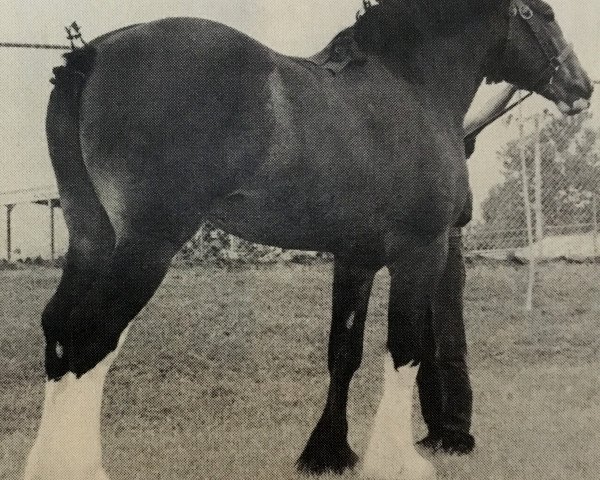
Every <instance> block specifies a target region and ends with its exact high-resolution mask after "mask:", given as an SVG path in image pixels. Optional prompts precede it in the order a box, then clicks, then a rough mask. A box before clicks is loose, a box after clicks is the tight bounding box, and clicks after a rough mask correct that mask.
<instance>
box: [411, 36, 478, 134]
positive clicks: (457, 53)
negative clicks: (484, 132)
mask: <svg viewBox="0 0 600 480" xmlns="http://www.w3.org/2000/svg"><path fill="white" fill-rule="evenodd" d="M488 32H489V30H487V32H486V30H485V28H480V29H473V30H470V31H469V32H468V33H464V34H462V35H457V36H454V37H450V38H436V39H430V40H428V41H426V42H424V43H423V44H422V45H421V46H419V47H417V49H416V50H415V51H414V52H413V55H411V58H410V60H409V64H408V67H409V70H410V71H413V72H416V75H418V80H417V82H418V83H419V84H420V85H421V86H422V87H423V89H422V96H423V97H425V98H424V100H425V101H427V102H429V103H430V104H431V106H432V108H433V109H434V110H437V111H439V112H440V114H444V115H450V116H451V117H452V118H451V119H450V118H449V119H447V120H450V121H454V122H456V124H457V125H461V126H462V123H463V120H464V117H465V115H466V113H467V110H468V109H469V106H470V105H471V102H472V101H473V98H474V96H475V93H476V92H477V89H478V87H479V85H480V84H481V81H482V80H483V73H482V72H483V69H482V65H483V63H484V62H485V60H486V55H487V52H488V49H489V48H488V45H489V43H490V39H486V37H485V36H486V33H487V35H489V33H488Z"/></svg>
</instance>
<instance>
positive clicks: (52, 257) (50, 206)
mask: <svg viewBox="0 0 600 480" xmlns="http://www.w3.org/2000/svg"><path fill="white" fill-rule="evenodd" d="M48 210H49V213H50V260H51V261H52V262H54V260H55V259H56V254H55V248H54V246H55V241H54V203H53V200H52V199H51V198H49V199H48Z"/></svg>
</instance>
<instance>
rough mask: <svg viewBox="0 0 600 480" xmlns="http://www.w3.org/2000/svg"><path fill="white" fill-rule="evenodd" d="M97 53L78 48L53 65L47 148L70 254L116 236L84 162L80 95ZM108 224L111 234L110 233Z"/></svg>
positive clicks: (47, 121) (104, 246)
mask: <svg viewBox="0 0 600 480" xmlns="http://www.w3.org/2000/svg"><path fill="white" fill-rule="evenodd" d="M95 56H96V49H95V48H94V47H93V46H86V47H84V48H80V49H76V50H73V51H72V52H69V53H67V54H66V55H65V59H66V62H65V65H63V66H60V67H55V68H54V69H53V72H54V78H53V79H52V80H51V82H52V83H53V84H54V88H53V90H52V93H51V94H50V101H49V103H48V110H47V114H46V136H47V139H48V150H49V153H50V159H51V161H52V167H53V168H54V173H55V175H56V181H57V184H58V191H59V194H60V201H61V206H62V210H63V214H64V217H65V221H66V224H67V228H68V230H69V252H70V254H72V253H76V252H72V251H73V250H75V251H78V250H79V253H83V254H84V255H85V252H81V248H84V249H85V248H87V247H85V246H86V245H91V244H95V245H98V241H99V240H101V242H102V243H103V245H102V248H103V249H105V248H107V247H109V248H110V245H107V244H106V241H107V240H108V241H109V242H113V241H114V235H113V234H112V227H111V226H110V222H109V221H108V217H107V215H106V212H105V210H104V208H103V207H102V205H101V203H100V201H99V200H98V197H97V195H96V192H95V190H94V187H93V185H92V181H91V179H90V176H89V173H88V171H87V168H86V166H85V162H84V155H83V152H82V146H81V142H80V131H79V126H80V108H81V96H82V93H83V91H84V88H85V85H86V81H87V79H88V77H89V76H90V75H91V73H92V70H93V67H94V59H95ZM107 229H108V230H109V231H110V232H111V235H107V234H106V231H107ZM107 236H108V237H111V238H110V239H108V238H107ZM99 237H101V238H99ZM78 246H80V247H81V248H78Z"/></svg>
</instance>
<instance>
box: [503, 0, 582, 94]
mask: <svg viewBox="0 0 600 480" xmlns="http://www.w3.org/2000/svg"><path fill="white" fill-rule="evenodd" d="M511 8H512V9H514V12H513V15H515V16H517V15H518V16H519V17H520V18H521V19H522V20H523V21H524V22H525V24H526V25H528V27H529V29H530V30H531V32H532V33H533V36H534V38H535V39H536V41H537V43H538V45H539V46H540V49H541V50H542V52H543V53H544V55H545V57H546V60H547V61H548V65H547V66H546V67H545V68H544V69H543V70H542V71H541V72H540V73H539V74H538V75H537V77H536V78H535V80H534V81H533V82H532V86H531V87H530V88H531V89H536V88H541V89H542V90H544V89H546V88H548V87H549V86H550V85H551V84H552V82H553V80H554V72H556V71H557V70H558V69H559V68H560V66H561V65H562V64H563V63H564V62H565V61H566V60H567V59H568V58H569V57H570V56H571V55H572V54H573V47H572V45H566V46H565V47H564V48H562V50H561V49H560V48H559V47H558V46H557V45H556V42H554V39H553V38H552V35H551V33H550V32H549V31H548V28H547V27H546V25H545V24H544V23H543V22H539V21H536V20H535V19H534V12H533V10H532V9H531V7H529V6H528V5H527V4H525V3H524V2H523V0H513V2H512V6H511ZM508 42H510V37H509V38H508ZM546 77H548V79H547V80H546ZM544 82H545V83H544Z"/></svg>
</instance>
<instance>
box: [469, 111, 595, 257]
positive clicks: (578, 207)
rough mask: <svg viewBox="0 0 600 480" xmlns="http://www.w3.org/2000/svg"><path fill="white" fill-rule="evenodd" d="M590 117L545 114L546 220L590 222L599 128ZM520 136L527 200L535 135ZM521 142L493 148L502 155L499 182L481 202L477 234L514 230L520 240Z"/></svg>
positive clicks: (542, 131) (542, 132) (522, 218)
mask: <svg viewBox="0 0 600 480" xmlns="http://www.w3.org/2000/svg"><path fill="white" fill-rule="evenodd" d="M590 120H591V114H590V113H587V112H586V113H582V114H580V115H577V116H574V117H563V116H560V117H556V116H552V115H546V116H545V118H544V121H543V124H542V126H541V128H540V154H541V157H540V158H541V167H542V168H541V169H542V185H543V189H542V214H543V217H544V224H545V225H549V226H552V227H566V226H569V227H573V226H574V225H577V224H588V223H591V221H592V218H591V215H592V208H591V204H592V201H593V198H594V195H597V194H599V193H600V140H599V136H600V131H599V130H598V129H594V128H592V126H591V125H590V123H591V122H590ZM524 141H525V160H526V165H527V175H528V179H529V199H530V201H531V202H532V203H533V200H534V188H535V183H534V156H535V137H534V136H533V135H529V136H527V137H525V139H524ZM520 142H521V140H520V139H515V140H511V141H509V142H508V143H507V144H506V146H504V147H503V148H502V149H501V150H500V151H499V152H498V156H499V157H500V158H501V159H502V160H503V167H504V171H503V174H504V181H503V182H502V183H501V184H499V185H496V186H495V187H494V188H493V189H492V190H491V191H490V193H489V196H488V198H487V199H486V200H485V201H484V202H483V204H482V209H483V224H481V225H480V226H479V228H478V230H479V231H478V233H479V234H482V233H485V232H487V233H488V234H489V233H490V232H498V233H499V232H501V231H506V235H516V237H518V239H519V240H518V244H517V245H514V246H520V244H523V243H524V241H525V235H524V233H525V228H526V225H525V209H524V201H523V177H522V170H521V169H522V165H521V143H520ZM533 213H534V221H535V212H533ZM573 228H574V227H573ZM521 232H522V233H521ZM500 237H501V235H500ZM495 248H499V247H495Z"/></svg>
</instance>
